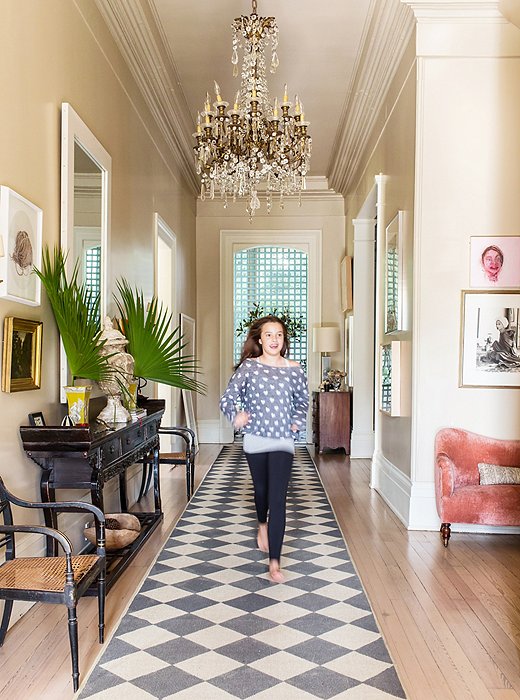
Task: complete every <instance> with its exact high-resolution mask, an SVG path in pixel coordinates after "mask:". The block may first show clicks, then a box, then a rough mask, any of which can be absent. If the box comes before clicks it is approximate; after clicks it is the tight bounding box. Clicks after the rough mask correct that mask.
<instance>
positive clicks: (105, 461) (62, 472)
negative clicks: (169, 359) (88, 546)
mask: <svg viewBox="0 0 520 700" xmlns="http://www.w3.org/2000/svg"><path fill="white" fill-rule="evenodd" d="M163 413H164V402H163V401H159V400H158V401H148V403H147V413H146V416H143V417H142V418H140V419H138V420H136V421H133V422H129V423H126V424H121V423H114V424H105V425H102V424H98V423H95V422H94V423H92V424H91V425H89V426H85V427H79V426H78V427H76V426H75V427H62V426H56V427H52V426H45V427H36V426H21V427H20V435H21V438H22V443H23V448H24V450H25V451H26V453H27V455H28V456H29V457H30V458H31V459H32V460H33V461H34V462H36V464H38V465H39V466H40V467H41V469H42V476H41V482H40V489H41V496H42V501H43V502H44V503H50V502H56V501H57V499H56V491H57V489H75V490H81V491H85V490H89V491H90V496H91V500H92V503H93V505H95V506H98V508H100V509H101V510H102V511H103V512H105V508H104V503H103V487H104V485H105V484H106V483H107V481H109V480H110V479H112V478H114V477H116V476H117V477H118V478H119V499H120V505H121V512H123V513H126V512H128V502H127V493H126V469H127V468H128V467H130V466H131V465H132V464H135V463H136V462H138V461H140V460H142V458H143V457H147V458H148V460H149V461H150V462H151V463H152V466H153V483H154V510H153V511H151V512H146V513H145V512H133V515H135V516H137V517H138V518H139V521H140V522H141V531H140V533H139V537H138V538H137V539H136V540H134V542H133V543H132V544H130V545H128V546H127V547H125V548H123V549H119V550H117V551H114V552H110V551H109V552H107V590H109V589H110V587H111V586H112V585H113V584H114V582H115V581H116V580H117V579H118V578H119V576H120V575H121V573H122V572H123V571H124V569H125V568H126V567H127V566H128V564H129V563H130V561H131V560H132V559H133V558H134V557H135V555H136V554H137V552H138V551H139V549H140V548H141V547H142V545H143V544H144V542H145V541H146V540H147V539H148V537H149V536H150V535H151V533H152V532H153V530H154V529H155V528H156V527H157V525H159V523H160V521H161V520H162V518H163V513H162V507H161V492H160V485H159V434H158V431H159V426H160V424H161V418H162V415H163ZM45 524H46V525H47V526H49V527H52V528H57V527H58V513H57V512H56V511H54V510H53V511H50V510H45ZM56 546H57V545H56V544H55V542H54V541H52V540H51V539H50V538H48V541H47V554H48V555H52V556H55V555H56ZM93 592H95V591H93Z"/></svg>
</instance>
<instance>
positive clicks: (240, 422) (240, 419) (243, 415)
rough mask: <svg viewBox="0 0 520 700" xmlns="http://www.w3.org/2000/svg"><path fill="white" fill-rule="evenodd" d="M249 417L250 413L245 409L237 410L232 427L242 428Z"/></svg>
mask: <svg viewBox="0 0 520 700" xmlns="http://www.w3.org/2000/svg"><path fill="white" fill-rule="evenodd" d="M250 418H251V415H250V414H249V413H248V412H247V411H239V412H238V413H237V414H236V416H235V419H234V420H233V427H235V428H243V427H244V426H245V425H247V424H248V423H249V419H250Z"/></svg>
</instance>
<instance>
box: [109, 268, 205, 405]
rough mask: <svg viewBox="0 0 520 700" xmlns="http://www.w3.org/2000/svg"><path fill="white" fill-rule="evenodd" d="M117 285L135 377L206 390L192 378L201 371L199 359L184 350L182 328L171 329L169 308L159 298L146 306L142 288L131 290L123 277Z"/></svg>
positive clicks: (185, 387) (124, 329)
mask: <svg viewBox="0 0 520 700" xmlns="http://www.w3.org/2000/svg"><path fill="white" fill-rule="evenodd" d="M117 288H118V291H119V296H120V297H121V300H119V299H117V298H116V304H117V306H118V308H119V313H120V314H121V322H122V326H123V328H122V330H123V333H124V334H125V336H126V337H127V339H128V350H127V351H128V352H129V353H130V354H131V355H132V357H133V358H134V361H135V367H134V374H135V376H136V377H142V378H143V379H149V380H151V381H154V382H159V383H161V384H169V385H170V386H175V387H178V388H179V389H188V390H191V391H198V392H200V393H205V391H206V387H205V385H204V384H202V383H201V382H199V381H197V380H196V379H194V378H193V375H194V374H198V373H199V372H200V369H199V366H198V363H197V360H196V358H195V357H193V356H192V355H184V354H183V353H182V351H183V349H184V347H185V343H183V338H182V336H181V334H180V328H179V327H177V328H175V329H174V330H173V331H172V330H171V328H172V314H171V313H170V312H169V311H168V309H166V308H165V307H163V305H162V304H159V301H158V300H157V298H156V297H153V298H152V301H151V302H150V304H149V306H148V309H146V306H145V302H144V297H143V293H142V291H140V290H138V289H132V288H131V287H130V285H129V284H128V282H127V281H126V280H124V279H123V280H122V281H121V282H118V283H117Z"/></svg>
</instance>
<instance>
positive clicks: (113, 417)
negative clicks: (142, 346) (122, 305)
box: [98, 316, 134, 423]
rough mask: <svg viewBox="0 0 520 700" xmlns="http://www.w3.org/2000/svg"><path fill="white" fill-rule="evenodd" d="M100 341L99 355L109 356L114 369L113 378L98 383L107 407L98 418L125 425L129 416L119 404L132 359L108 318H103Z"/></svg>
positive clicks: (127, 380) (124, 341)
mask: <svg viewBox="0 0 520 700" xmlns="http://www.w3.org/2000/svg"><path fill="white" fill-rule="evenodd" d="M100 339H101V340H104V341H105V344H104V346H103V348H102V350H101V353H102V354H103V355H105V356H106V355H110V357H109V360H108V362H109V364H110V366H111V367H112V368H113V369H114V377H113V378H112V379H109V380H105V381H102V382H99V387H100V389H101V391H103V392H104V393H105V394H106V395H107V405H106V406H105V408H104V409H103V410H102V411H101V413H100V414H99V416H98V418H99V419H100V420H103V421H105V422H106V423H126V421H128V420H130V414H129V413H128V411H127V410H126V408H124V406H123V405H122V404H121V395H122V391H123V390H122V388H121V385H123V386H126V388H127V389H128V385H129V383H130V381H131V379H132V377H133V374H134V358H133V357H132V355H130V354H129V353H127V352H125V348H126V346H127V345H128V340H127V339H126V338H125V336H124V335H123V334H122V333H121V332H120V331H118V330H117V329H116V328H114V326H113V323H112V320H111V319H110V317H109V316H105V320H104V323H103V332H102V333H101V336H100Z"/></svg>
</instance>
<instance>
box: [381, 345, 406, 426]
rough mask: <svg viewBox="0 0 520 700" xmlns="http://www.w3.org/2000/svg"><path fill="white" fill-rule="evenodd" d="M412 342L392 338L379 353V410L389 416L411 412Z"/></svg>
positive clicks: (404, 414)
mask: <svg viewBox="0 0 520 700" xmlns="http://www.w3.org/2000/svg"><path fill="white" fill-rule="evenodd" d="M410 388H411V343H410V341H406V340H403V341H400V340H392V341H390V342H387V343H383V344H382V345H381V349H380V353H379V391H380V398H379V410H380V411H382V412H383V413H386V414H387V415H389V416H409V415H410V414H411V391H410Z"/></svg>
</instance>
